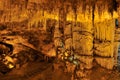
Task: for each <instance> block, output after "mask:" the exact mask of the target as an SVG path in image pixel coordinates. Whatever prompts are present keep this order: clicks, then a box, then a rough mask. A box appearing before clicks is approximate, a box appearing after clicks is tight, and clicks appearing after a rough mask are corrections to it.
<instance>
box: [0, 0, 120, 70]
mask: <svg viewBox="0 0 120 80" xmlns="http://www.w3.org/2000/svg"><path fill="white" fill-rule="evenodd" d="M115 10H116V7H115V2H114V0H106V1H104V0H97V1H96V2H95V1H94V0H86V1H84V0H74V1H73V0H72V1H70V0H66V1H62V0H58V1H56V0H52V1H49V0H16V1H13V0H0V14H1V15H0V17H1V19H0V23H4V24H6V23H7V22H8V23H9V22H18V23H21V22H24V21H27V23H26V24H25V25H24V26H26V27H27V28H28V29H33V28H40V29H41V30H45V31H48V29H49V28H50V27H48V22H49V21H50V20H51V24H49V25H51V26H53V27H55V30H54V44H55V47H56V48H57V52H58V58H60V59H62V60H68V61H69V60H70V62H72V63H73V64H79V65H80V69H84V68H87V69H90V68H92V66H93V60H96V62H97V63H98V64H100V65H101V66H102V67H105V68H107V69H112V68H113V66H114V60H115V61H116V59H117V54H118V53H117V51H118V50H117V49H116V48H117V46H118V41H116V39H117V40H118V39H119V38H118V37H119V36H118V34H115V30H116V31H118V32H119V29H115V19H116V18H118V15H117V12H115ZM118 11H119V10H118ZM118 13H119V12H118ZM51 29H52V28H51ZM115 41H116V42H115ZM79 61H80V62H83V63H80V62H79ZM106 64H108V65H106Z"/></svg>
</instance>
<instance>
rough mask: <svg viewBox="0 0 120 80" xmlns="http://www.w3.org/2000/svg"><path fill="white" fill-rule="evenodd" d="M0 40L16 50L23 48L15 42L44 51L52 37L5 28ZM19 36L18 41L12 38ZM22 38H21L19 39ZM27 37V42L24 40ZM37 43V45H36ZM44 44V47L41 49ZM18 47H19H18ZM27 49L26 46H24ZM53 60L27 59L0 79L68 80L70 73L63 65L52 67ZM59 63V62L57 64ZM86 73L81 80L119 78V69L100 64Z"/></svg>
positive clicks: (110, 79) (48, 46) (37, 31)
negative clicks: (108, 68) (56, 67)
mask: <svg viewBox="0 0 120 80" xmlns="http://www.w3.org/2000/svg"><path fill="white" fill-rule="evenodd" d="M0 36H1V37H0V40H1V41H3V38H4V39H5V40H6V41H5V42H9V43H11V44H13V45H15V47H18V48H17V49H15V51H16V52H18V51H19V50H23V48H20V47H21V46H17V45H16V44H18V43H19V44H20V43H21V44H22V47H24V46H23V45H25V46H27V47H29V48H30V49H34V50H35V49H40V50H43V51H42V52H45V50H46V49H47V48H51V46H50V45H52V42H51V41H52V39H51V38H50V37H48V36H49V35H47V34H45V33H44V32H42V31H39V30H38V29H33V30H25V29H20V28H18V29H16V28H15V29H5V30H2V31H1V33H0ZM16 37H17V38H19V37H20V39H19V42H16V40H15V41H14V42H13V40H14V39H16ZM21 38H22V39H21ZM26 39H27V42H26ZM38 44H39V45H38ZM34 46H35V47H34ZM44 46H45V47H46V49H43V48H44ZM19 48H20V49H19ZM24 49H27V48H24ZM53 65H54V61H52V62H48V61H28V62H26V63H24V64H23V65H22V66H21V67H19V68H13V69H12V70H11V71H10V72H8V73H6V74H2V73H0V80H70V79H71V74H70V73H65V72H64V71H63V68H64V66H63V67H60V68H59V69H57V70H56V69H53ZM59 65H61V64H59ZM87 73H88V75H87V76H86V77H85V78H81V80H120V69H119V68H115V69H113V70H106V69H104V68H102V67H100V66H96V67H94V68H93V69H91V70H88V72H87ZM76 80H77V79H76Z"/></svg>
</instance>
